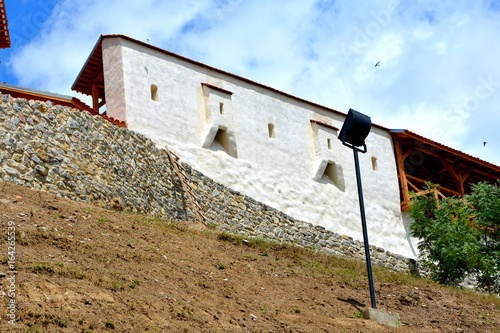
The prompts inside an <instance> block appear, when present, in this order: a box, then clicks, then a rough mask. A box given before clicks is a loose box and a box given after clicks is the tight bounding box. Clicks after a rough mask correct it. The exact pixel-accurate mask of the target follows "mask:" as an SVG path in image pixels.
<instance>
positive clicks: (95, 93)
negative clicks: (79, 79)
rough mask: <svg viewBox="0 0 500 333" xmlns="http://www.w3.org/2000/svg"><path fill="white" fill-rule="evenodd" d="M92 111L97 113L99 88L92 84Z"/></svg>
mask: <svg viewBox="0 0 500 333" xmlns="http://www.w3.org/2000/svg"><path fill="white" fill-rule="evenodd" d="M92 109H94V111H96V112H97V113H99V86H98V85H97V84H96V83H94V84H92Z"/></svg>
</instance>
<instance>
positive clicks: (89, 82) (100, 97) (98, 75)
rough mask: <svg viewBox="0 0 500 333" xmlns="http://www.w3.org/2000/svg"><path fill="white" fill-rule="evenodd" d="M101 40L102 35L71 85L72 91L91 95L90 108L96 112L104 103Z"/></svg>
mask: <svg viewBox="0 0 500 333" xmlns="http://www.w3.org/2000/svg"><path fill="white" fill-rule="evenodd" d="M101 41H102V37H101V39H99V41H98V42H97V43H96V45H95V46H94V49H93V50H92V52H91V53H90V55H89V57H88V58H87V61H86V62H85V65H84V66H83V68H82V70H81V71H80V73H79V74H78V76H77V78H76V80H75V82H74V83H73V86H72V87H71V89H72V90H74V91H77V92H79V93H82V94H84V95H89V96H92V109H94V111H96V112H98V113H99V108H100V107H101V106H103V105H104V104H106V94H105V89H104V70H103V65H102V42H101Z"/></svg>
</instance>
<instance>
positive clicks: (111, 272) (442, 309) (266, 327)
mask: <svg viewBox="0 0 500 333" xmlns="http://www.w3.org/2000/svg"><path fill="white" fill-rule="evenodd" d="M9 221H12V222H11V225H12V224H13V222H14V223H15V237H14V238H15V247H16V249H15V251H16V252H15V255H14V257H15V258H13V257H12V256H11V257H10V258H9V255H8V244H7V243H8V241H9V235H8V232H9V229H8V223H9ZM10 231H12V229H10ZM0 235H1V241H0V259H1V265H0V273H3V274H0V308H1V310H0V316H1V319H0V327H1V329H2V332H4V331H8V332H113V331H115V332H375V333H378V332H385V333H387V332H483V333H484V332H499V330H498V328H499V327H500V300H499V299H498V298H495V297H492V296H491V297H488V296H483V295H479V294H476V293H473V292H466V291H460V290H456V289H451V288H445V287H442V286H438V285H435V284H433V283H431V282H430V281H428V280H425V279H417V278H413V277H409V276H406V275H402V274H394V273H390V272H387V271H386V270H382V269H378V268H377V269H374V274H375V288H376V293H377V305H378V307H379V308H380V309H383V310H389V311H394V312H397V313H399V314H400V316H401V323H400V327H396V328H394V327H389V326H384V325H380V324H377V323H375V322H372V321H369V320H365V319H362V318H360V312H361V311H362V310H363V308H365V307H366V306H369V305H370V299H369V293H368V290H367V289H368V287H367V282H366V279H367V278H366V274H365V266H364V263H359V262H353V261H348V260H345V259H339V258H334V257H328V256H325V255H322V254H317V253H314V252H313V251H308V250H304V249H300V248H297V247H292V246H285V245H278V244H272V243H267V242H265V241H263V240H262V239H244V238H242V237H233V236H231V235H228V234H220V233H218V232H216V231H215V230H207V229H203V228H202V227H200V226H196V225H195V224H193V223H190V222H186V223H172V222H168V221H161V220H160V219H157V218H153V217H147V216H143V215H136V214H132V213H126V212H118V211H111V210H105V209H103V208H99V207H96V206H91V205H87V204H81V203H76V202H73V201H70V200H66V199H59V198H56V197H54V196H53V195H51V194H48V193H44V192H37V191H33V190H30V189H27V188H24V187H19V186H15V185H13V184H11V183H7V182H2V181H0ZM10 241H11V240H10ZM12 259H14V260H12ZM9 264H14V265H15V270H16V271H17V274H15V280H12V278H11V275H12V274H11V273H9V270H11V268H12V267H10V268H9V266H8V265H9ZM12 286H14V287H15V299H14V300H15V303H14V304H15V315H16V318H15V321H11V323H8V320H10V318H9V317H8V316H7V315H8V313H9V311H10V310H9V309H8V305H9V304H10V303H9V302H10V298H9V297H8V294H9V289H12V288H13V287H12ZM11 292H12V290H11Z"/></svg>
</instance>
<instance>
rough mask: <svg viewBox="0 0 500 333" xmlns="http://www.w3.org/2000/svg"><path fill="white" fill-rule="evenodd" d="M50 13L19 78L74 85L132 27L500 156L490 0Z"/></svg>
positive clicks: (84, 7)
mask: <svg viewBox="0 0 500 333" xmlns="http://www.w3.org/2000/svg"><path fill="white" fill-rule="evenodd" d="M47 22H48V23H50V24H48V23H47V24H46V25H45V26H44V28H43V30H42V31H41V33H40V35H39V37H38V38H37V39H35V40H33V41H31V43H29V44H27V45H25V47H24V48H22V49H21V50H20V51H19V52H18V53H17V54H16V55H15V57H14V58H13V59H12V66H13V69H14V71H15V73H16V75H17V76H18V77H19V80H20V83H21V84H23V85H26V86H30V87H34V88H39V89H46V90H50V91H55V92H61V93H70V91H69V88H70V87H71V85H72V83H73V80H74V79H75V78H76V75H77V74H78V72H79V71H80V69H81V67H82V66H83V64H84V62H85V60H86V58H87V56H88V55H89V53H90V51H91V49H92V47H93V45H94V43H95V42H96V41H97V39H98V37H99V35H100V34H108V33H118V34H125V35H129V36H130V37H133V38H137V39H140V40H143V41H146V40H148V39H149V42H150V43H151V44H153V45H156V46H159V47H162V48H165V49H168V50H170V51H173V52H177V53H181V54H182V55H184V56H187V57H191V58H194V59H196V60H198V61H201V62H204V63H206V64H208V65H211V66H214V67H218V68H221V69H224V70H226V71H229V72H233V73H235V74H238V75H241V76H244V77H247V78H250V79H253V80H256V81H258V82H261V83H264V84H267V85H270V86H273V87H275V88H277V89H280V90H283V91H286V92H289V93H291V94H294V95H297V96H299V97H303V98H306V99H309V100H311V101H314V102H317V103H320V104H325V105H327V106H330V107H333V108H335V109H338V110H340V111H344V112H347V110H348V109H349V108H350V107H352V108H355V109H357V110H358V111H360V112H363V113H366V114H369V115H370V116H371V117H372V119H373V121H374V122H376V123H379V124H381V125H384V126H387V127H396V128H408V129H410V130H412V131H415V132H417V133H419V134H422V135H424V136H428V137H430V138H431V139H435V140H437V141H440V142H442V143H444V144H447V145H451V146H453V147H454V148H457V149H460V150H464V151H466V152H468V153H471V154H475V155H477V156H479V157H482V158H484V159H487V160H489V161H491V162H494V163H496V164H500V154H498V153H495V152H498V151H500V135H498V134H497V129H496V127H498V125H499V124H500V112H499V110H498V109H499V107H500V67H499V66H498V65H497V62H498V59H499V58H500V45H498V43H497V41H498V39H499V37H500V36H499V35H500V6H498V2H495V1H493V0H492V1H487V0H484V1H475V2H471V1H467V0H457V1H451V0H443V1H440V2H435V1H431V0H424V1H418V2H407V1H396V0H388V1H384V0H378V1H369V2H368V1H367V2H365V3H363V5H362V6H361V5H360V4H359V3H358V2H353V1H349V0H338V1H333V0H317V1H313V0H275V1H268V0H254V1H240V0H225V1H223V0H199V1H197V0H192V1H154V0H147V1H138V0H137V1H132V0H125V1H123V0H121V1H119V0H107V1H103V0H101V1H98V0H92V1H86V2H82V1H78V0H65V1H60V3H59V5H58V6H57V7H56V9H55V10H54V12H53V13H52V17H51V18H50V19H49V20H48V21H47ZM378 61H380V67H374V65H375V63H376V62H378ZM478 133H480V134H481V136H479V134H478ZM481 137H484V139H482V138H481ZM483 141H488V144H487V145H486V146H483V144H482V143H483Z"/></svg>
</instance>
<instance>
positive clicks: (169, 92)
mask: <svg viewBox="0 0 500 333" xmlns="http://www.w3.org/2000/svg"><path fill="white" fill-rule="evenodd" d="M120 44H121V45H122V47H121V51H120V52H119V51H118V49H120V47H119V45H120ZM108 50H109V51H110V52H109V54H107V53H108ZM103 54H104V72H105V80H106V81H105V82H106V97H107V108H108V115H109V116H111V117H115V118H118V119H120V120H126V121H127V122H128V127H129V128H130V129H132V130H135V131H137V132H140V133H142V134H144V135H146V136H148V137H150V138H151V139H152V140H153V141H155V142H156V143H157V145H158V146H159V147H164V146H165V145H167V146H168V147H169V149H171V150H173V151H175V152H176V153H177V154H178V155H179V156H180V157H181V159H182V160H183V161H184V162H186V163H188V164H190V165H192V166H193V167H194V168H195V169H197V170H200V171H201V172H203V173H204V174H205V175H207V176H208V177H210V178H212V179H214V180H215V181H217V182H220V183H222V184H225V185H226V186H228V187H230V188H232V189H234V190H236V191H239V192H241V193H243V194H245V195H248V196H250V197H253V198H254V199H256V200H258V201H261V202H264V203H266V204H268V205H269V206H271V207H274V208H276V209H279V210H281V211H283V212H285V213H287V214H289V215H290V216H292V217H294V218H296V219H300V220H304V221H308V222H311V223H314V224H317V225H321V226H323V227H325V228H327V229H329V230H331V231H334V232H336V233H339V234H345V235H347V236H351V237H353V238H354V239H357V240H362V231H361V222H360V218H359V204H358V197H357V195H358V194H357V187H356V179H355V171H354V161H353V156H352V155H353V153H352V150H351V149H349V148H347V147H345V146H343V145H342V143H341V142H340V141H339V140H338V138H337V135H338V131H337V130H335V129H334V128H332V127H336V128H338V129H340V128H341V127H342V123H343V121H344V116H343V115H341V114H338V113H335V112H331V111H328V110H326V109H324V108H321V107H319V106H315V105H313V104H309V103H306V102H303V101H300V100H298V99H295V98H292V97H290V96H287V95H285V94H280V93H278V92H276V91H273V90H270V89H266V88H265V87H262V86H259V85H256V84H252V83H251V82H248V81H246V80H243V79H241V78H238V77H235V76H232V75H228V74H225V73H221V72H218V71H214V70H212V69H210V68H207V67H204V66H202V65H198V64H194V63H192V62H189V61H186V60H183V59H179V58H178V57H175V56H171V55H168V54H165V53H163V52H160V51H158V50H154V49H150V48H148V47H145V46H142V45H139V44H136V43H133V42H132V41H128V40H125V39H121V38H111V39H104V40H103ZM115 58H116V59H117V60H120V61H123V70H122V73H120V71H117V70H115V66H116V64H115V63H114V61H115ZM115 78H116V81H115ZM122 78H123V83H124V89H123V90H120V89H116V87H115V88H112V86H114V85H115V82H121V81H120V80H122ZM152 87H153V90H152ZM155 87H156V88H155ZM109 94H113V96H109ZM123 110H125V113H126V119H124V118H123V117H124V115H123ZM361 111H362V112H363V111H364V112H365V113H369V112H368V111H365V110H361ZM311 120H314V121H317V122H311ZM321 123H326V124H328V125H331V126H325V125H323V124H321ZM366 143H367V146H368V152H367V153H366V154H360V164H361V174H362V180H363V190H364V199H365V207H366V215H367V224H368V228H369V238H370V243H371V244H373V245H376V246H379V247H382V248H384V249H386V250H389V251H391V252H394V253H398V254H401V255H404V256H407V257H412V258H413V257H415V253H414V251H412V248H411V247H410V245H409V243H408V239H407V232H406V230H405V227H404V224H403V221H402V217H401V211H400V205H399V204H400V198H399V188H398V180H397V171H396V164H395V158H394V152H393V147H392V140H391V136H390V133H388V131H386V130H384V129H382V128H379V127H372V131H371V133H370V135H369V136H368V138H367V141H366ZM325 173H326V174H327V175H328V176H329V177H326V176H324V174H325Z"/></svg>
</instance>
